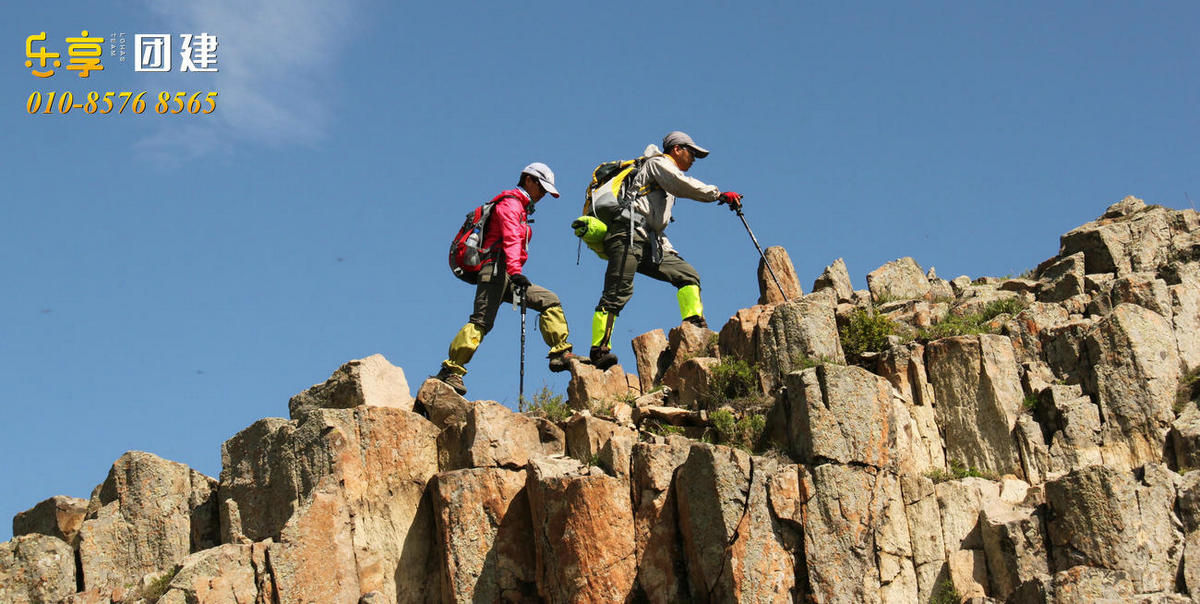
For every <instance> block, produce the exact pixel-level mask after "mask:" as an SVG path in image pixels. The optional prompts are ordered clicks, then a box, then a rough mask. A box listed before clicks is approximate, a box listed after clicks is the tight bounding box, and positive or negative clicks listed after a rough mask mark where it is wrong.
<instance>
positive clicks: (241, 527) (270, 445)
mask: <svg viewBox="0 0 1200 604" xmlns="http://www.w3.org/2000/svg"><path fill="white" fill-rule="evenodd" d="M535 431H536V429H535ZM535 437H536V434H535ZM437 439H438V432H437V429H436V428H434V427H433V424H431V423H429V422H428V421H427V420H425V419H424V418H422V417H420V416H418V415H416V414H414V413H411V412H408V411H403V410H400V409H395V408H387V407H365V406H364V407H357V408H355V409H318V410H315V411H312V412H309V413H307V414H306V415H305V416H304V417H303V420H302V421H291V422H287V421H284V420H262V421H260V422H258V423H257V424H255V425H253V426H251V427H250V428H247V429H246V430H245V431H243V432H242V433H240V434H238V435H237V436H234V437H233V438H232V439H230V440H229V441H227V442H226V443H225V446H224V447H223V448H222V459H223V465H224V467H225V469H224V470H223V471H222V472H221V497H222V505H223V510H224V511H223V518H222V522H223V524H224V525H225V526H226V528H225V532H226V533H227V534H229V535H231V536H235V537H236V536H244V537H245V538H247V539H249V540H251V541H260V540H263V539H275V540H277V541H281V543H277V544H275V545H272V549H271V552H272V560H274V559H275V558H276V557H277V556H278V557H281V558H282V559H287V560H289V561H291V562H290V566H289V567H288V569H289V573H288V574H287V575H286V579H287V580H284V579H281V578H280V574H279V573H276V584H277V586H278V587H279V591H280V594H281V596H284V595H286V594H288V593H306V592H305V591H304V589H306V588H305V587H304V586H305V585H308V584H309V581H315V582H318V583H322V580H321V579H320V573H321V572H322V568H323V567H324V566H325V565H326V563H325V562H324V561H323V558H324V555H311V554H312V552H309V551H308V550H309V549H310V548H317V550H318V551H322V552H327V553H328V555H330V556H333V557H334V558H333V559H337V560H341V561H342V562H340V563H339V564H337V565H333V566H332V567H331V568H337V569H340V570H339V571H338V572H340V573H342V574H343V575H346V576H347V577H351V578H352V579H353V581H352V583H353V584H354V585H357V586H358V587H359V588H361V589H362V593H366V592H369V591H378V592H379V593H381V594H383V596H384V597H385V598H388V599H394V598H399V599H401V600H408V599H412V598H417V599H419V598H423V597H425V596H426V595H427V594H429V593H430V592H429V591H428V589H429V588H430V586H429V585H428V581H427V578H428V577H427V576H428V573H429V572H430V571H429V568H430V565H431V564H432V563H433V562H434V558H433V556H432V550H433V548H432V538H433V532H434V531H433V518H432V513H431V510H430V506H429V502H428V500H427V498H426V497H425V485H426V483H427V482H428V481H429V479H430V478H431V477H432V476H433V475H434V474H436V473H437V471H438V459H437V458H438V449H437ZM289 581H295V582H296V583H289ZM346 584H347V585H348V584H350V579H347V583H346ZM322 589H325V587H323V588H322ZM347 589H348V588H347ZM356 589H357V588H356ZM357 595H358V594H357V593H356V594H355V597H357ZM330 601H335V600H330Z"/></svg>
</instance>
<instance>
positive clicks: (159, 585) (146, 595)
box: [141, 564, 183, 602]
mask: <svg viewBox="0 0 1200 604" xmlns="http://www.w3.org/2000/svg"><path fill="white" fill-rule="evenodd" d="M181 568H183V567H182V566H180V565H178V564H177V565H175V567H174V568H172V569H171V570H168V571H165V572H163V574H161V575H159V576H157V577H155V578H154V579H153V580H151V581H150V582H149V583H148V584H146V586H145V587H143V588H142V594H141V595H142V598H143V599H145V600H146V601H149V602H153V601H155V600H157V599H159V598H161V597H162V595H163V594H165V593H167V588H168V587H170V586H171V581H173V580H174V579H175V575H177V574H179V569H181Z"/></svg>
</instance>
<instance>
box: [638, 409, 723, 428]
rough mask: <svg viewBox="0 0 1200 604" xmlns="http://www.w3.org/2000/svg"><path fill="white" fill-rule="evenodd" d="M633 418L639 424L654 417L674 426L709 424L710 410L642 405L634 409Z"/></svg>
mask: <svg viewBox="0 0 1200 604" xmlns="http://www.w3.org/2000/svg"><path fill="white" fill-rule="evenodd" d="M633 418H634V421H635V422H637V423H638V424H641V423H642V422H644V421H646V420H648V419H653V420H657V421H660V422H663V423H666V424H670V425H672V426H706V425H708V412H706V411H694V410H689V409H680V408H679V407H663V406H656V405H642V406H639V407H637V408H636V409H635V410H634V415H633Z"/></svg>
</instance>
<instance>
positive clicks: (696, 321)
mask: <svg viewBox="0 0 1200 604" xmlns="http://www.w3.org/2000/svg"><path fill="white" fill-rule="evenodd" d="M684 321H687V322H688V323H691V324H692V325H695V326H697V327H703V328H704V329H708V321H705V320H704V317H702V316H700V315H692V316H690V317H688V318H686V319H684Z"/></svg>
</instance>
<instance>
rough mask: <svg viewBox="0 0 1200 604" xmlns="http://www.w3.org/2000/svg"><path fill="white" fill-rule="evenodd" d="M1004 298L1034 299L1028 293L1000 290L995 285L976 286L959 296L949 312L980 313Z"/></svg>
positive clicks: (1027, 300)
mask: <svg viewBox="0 0 1200 604" xmlns="http://www.w3.org/2000/svg"><path fill="white" fill-rule="evenodd" d="M1004 300H1019V301H1022V302H1026V303H1031V302H1033V301H1034V299H1033V297H1032V296H1030V295H1028V294H1018V293H1016V292H1009V291H1001V290H999V289H996V287H995V286H991V285H987V286H976V287H972V288H971V289H969V290H967V292H966V293H965V294H963V297H962V298H959V299H958V300H957V301H956V302H955V304H954V307H953V308H951V309H950V312H951V313H952V314H955V315H959V316H965V315H972V314H978V313H982V312H983V311H984V310H985V309H987V307H988V306H990V305H991V304H993V303H995V302H1002V301H1004Z"/></svg>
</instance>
